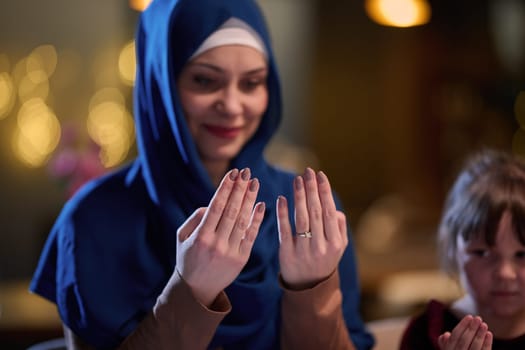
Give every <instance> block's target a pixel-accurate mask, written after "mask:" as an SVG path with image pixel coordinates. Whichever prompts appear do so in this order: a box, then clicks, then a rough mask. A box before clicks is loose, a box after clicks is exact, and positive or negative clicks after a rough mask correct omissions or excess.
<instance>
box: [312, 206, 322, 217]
mask: <svg viewBox="0 0 525 350" xmlns="http://www.w3.org/2000/svg"><path fill="white" fill-rule="evenodd" d="M310 215H311V217H312V219H313V220H321V219H322V217H323V212H322V209H321V208H320V207H318V206H315V207H312V210H311V211H310Z"/></svg>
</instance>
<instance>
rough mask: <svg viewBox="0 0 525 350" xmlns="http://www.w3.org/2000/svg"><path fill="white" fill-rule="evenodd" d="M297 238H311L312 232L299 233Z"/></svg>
mask: <svg viewBox="0 0 525 350" xmlns="http://www.w3.org/2000/svg"><path fill="white" fill-rule="evenodd" d="M297 236H299V237H303V238H312V232H310V231H304V232H299V233H298V234H297Z"/></svg>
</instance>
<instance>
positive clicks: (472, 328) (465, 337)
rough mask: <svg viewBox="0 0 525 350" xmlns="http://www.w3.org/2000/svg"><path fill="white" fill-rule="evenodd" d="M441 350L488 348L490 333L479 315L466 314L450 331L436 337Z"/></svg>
mask: <svg viewBox="0 0 525 350" xmlns="http://www.w3.org/2000/svg"><path fill="white" fill-rule="evenodd" d="M438 345H439V348H440V349H441V350H490V349H492V333H491V332H490V331H489V330H488V326H487V324H486V323H485V322H483V321H482V320H481V318H480V317H478V316H476V317H474V316H471V315H467V316H465V317H463V319H462V320H461V321H460V322H459V323H458V324H457V326H456V327H454V329H453V330H452V332H445V333H443V334H441V335H440V336H439V338H438Z"/></svg>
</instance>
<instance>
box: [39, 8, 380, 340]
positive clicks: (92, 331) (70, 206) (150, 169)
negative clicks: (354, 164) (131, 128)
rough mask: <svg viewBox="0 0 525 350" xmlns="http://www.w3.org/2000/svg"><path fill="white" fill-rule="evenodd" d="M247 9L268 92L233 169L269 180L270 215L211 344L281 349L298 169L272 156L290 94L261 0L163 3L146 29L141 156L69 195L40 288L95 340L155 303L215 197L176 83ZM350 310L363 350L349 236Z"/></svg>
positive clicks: (138, 87)
mask: <svg viewBox="0 0 525 350" xmlns="http://www.w3.org/2000/svg"><path fill="white" fill-rule="evenodd" d="M232 17H234V18H238V19H240V20H242V21H244V22H245V23H247V24H249V25H250V26H251V27H252V28H253V29H254V30H255V31H256V32H257V33H258V34H259V36H260V37H261V38H262V40H263V42H264V45H265V49H266V52H267V56H268V81H267V84H268V92H269V101H268V107H267V110H266V112H265V114H264V116H263V118H262V121H261V124H260V126H259V128H258V130H257V132H256V133H255V135H254V136H253V138H252V139H251V140H250V141H249V142H248V143H247V144H246V145H245V147H244V148H243V149H242V150H241V152H240V153H239V155H238V156H237V157H236V158H235V159H234V160H233V161H232V164H231V167H232V168H233V167H236V168H239V169H241V168H244V167H249V168H250V169H251V171H252V174H253V176H254V177H257V178H258V179H259V181H260V183H261V186H260V191H259V198H258V200H259V201H264V202H265V203H266V208H267V211H266V215H265V219H264V221H263V224H262V226H261V229H260V232H259V235H258V237H257V240H256V242H255V244H254V247H253V250H252V253H251V255H250V259H249V261H248V263H247V265H246V266H245V268H244V269H243V271H242V272H241V274H240V275H239V276H238V277H237V279H236V280H235V281H234V282H233V283H232V284H231V285H230V286H229V287H228V288H227V289H226V294H227V295H228V297H229V299H230V301H231V303H232V311H231V312H230V313H229V314H228V315H227V316H226V317H225V319H224V320H223V322H221V324H220V325H219V327H218V329H217V331H216V333H215V335H214V337H213V339H212V342H211V344H210V348H215V347H223V348H225V349H278V348H279V331H280V319H281V317H280V299H281V290H280V288H279V285H278V280H277V276H278V273H279V259H278V251H279V241H278V233H277V223H276V217H275V201H276V198H277V196H278V195H284V196H286V197H287V198H288V199H289V200H290V201H291V202H292V199H293V192H292V191H293V189H292V179H293V174H291V173H288V172H285V171H282V170H280V169H277V168H275V167H273V166H271V165H269V164H268V163H267V162H266V160H265V159H264V156H263V151H264V148H265V146H266V145H267V144H268V142H269V140H270V139H271V137H272V136H273V135H274V134H275V132H276V130H277V128H278V126H279V122H280V119H281V92H280V83H279V77H278V73H277V68H276V65H275V60H274V56H273V52H272V48H271V45H270V39H269V34H268V31H267V29H266V25H265V22H264V18H263V17H262V13H261V11H260V9H259V8H258V6H257V4H256V3H255V2H254V1H252V0H221V1H218V0H179V1H176V0H171V1H170V0H155V1H153V2H152V3H151V5H150V6H149V7H148V9H147V10H146V11H145V12H143V14H142V16H141V18H140V22H139V26H138V30H137V36H136V47H137V79H136V84H135V90H134V113H135V121H136V129H137V145H138V151H139V155H138V157H137V159H136V160H135V161H134V162H133V163H132V164H130V165H129V166H126V167H124V168H122V169H120V170H119V171H116V172H114V173H111V174H109V175H107V176H105V177H103V178H100V179H97V180H95V181H92V182H90V183H89V184H87V185H86V186H84V187H83V188H82V190H81V191H79V192H78V193H77V194H76V195H75V196H74V197H73V198H72V199H71V200H69V201H68V203H66V205H65V207H64V208H63V210H62V212H61V214H60V216H59V217H58V219H57V221H56V222H55V225H54V227H53V228H52V230H51V233H50V235H49V237H48V240H47V242H46V245H45V247H44V249H43V251H42V255H41V258H40V261H39V264H38V266H37V269H36V272H35V275H34V277H33V280H32V283H31V286H30V289H31V290H32V291H33V292H35V293H38V294H40V295H42V296H44V297H46V298H48V299H49V300H51V301H53V302H55V303H56V304H57V307H58V310H59V313H60V316H61V318H62V320H63V322H64V323H65V324H66V325H67V326H68V327H69V328H70V329H71V330H72V331H73V332H74V333H75V334H77V335H78V336H80V337H81V338H82V339H83V340H84V341H86V342H87V343H89V344H91V345H93V346H96V347H97V348H113V347H116V346H117V345H118V344H119V343H121V342H122V340H123V339H124V338H125V337H126V336H128V335H129V334H130V333H131V332H132V331H133V330H134V329H135V328H136V327H137V326H138V325H139V323H140V321H141V320H142V319H143V318H144V317H145V315H146V314H147V313H149V312H151V310H152V308H153V305H154V304H155V302H156V298H157V297H158V295H159V294H160V293H161V291H162V289H163V288H164V286H165V284H166V283H167V281H168V279H169V277H170V276H171V274H172V273H173V270H174V266H175V262H176V230H177V228H178V227H179V226H180V225H181V224H182V223H183V222H184V221H185V219H186V218H187V217H188V216H189V215H190V214H191V213H192V212H193V211H194V210H195V209H196V208H199V207H202V206H206V205H207V204H208V203H209V201H210V199H211V197H212V196H213V193H214V191H215V187H214V185H213V183H212V181H211V179H210V177H209V176H208V173H207V172H206V171H205V169H204V167H203V164H202V162H201V161H200V159H199V156H198V153H197V149H196V146H195V144H194V142H193V139H192V137H191V134H190V132H189V130H188V127H187V125H186V122H185V119H184V116H183V112H182V108H181V104H180V101H179V96H178V93H177V88H176V81H177V77H178V76H179V74H180V72H181V70H182V68H183V66H184V64H185V63H186V62H187V61H188V59H189V58H190V57H191V55H192V54H193V53H194V52H195V50H196V49H197V48H198V47H199V46H200V44H201V43H202V42H203V41H204V40H205V39H206V38H207V37H208V36H209V35H210V34H211V33H212V32H214V31H215V30H217V29H218V28H219V27H220V26H221V25H222V24H223V23H224V22H226V21H227V20H228V19H230V18H232ZM340 275H341V287H342V291H343V295H344V305H343V308H344V310H343V312H344V315H345V319H346V322H347V325H348V326H349V331H350V333H351V336H352V338H353V340H354V342H355V343H356V346H357V347H358V348H366V347H368V346H370V344H371V338H370V335H369V334H368V333H367V332H366V331H365V330H364V327H363V324H362V322H361V320H360V318H359V314H358V312H359V311H358V304H359V300H358V290H359V289H358V285H357V281H356V269H355V262H354V256H353V247H352V246H351V245H350V246H349V248H348V249H347V253H345V255H344V256H343V259H342V261H341V265H340Z"/></svg>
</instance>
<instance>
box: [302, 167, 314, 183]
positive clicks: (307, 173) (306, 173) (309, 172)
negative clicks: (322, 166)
mask: <svg viewBox="0 0 525 350" xmlns="http://www.w3.org/2000/svg"><path fill="white" fill-rule="evenodd" d="M312 172H313V170H312V169H311V168H306V170H305V171H304V177H305V178H306V180H311V179H312Z"/></svg>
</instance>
